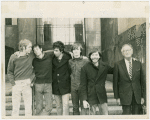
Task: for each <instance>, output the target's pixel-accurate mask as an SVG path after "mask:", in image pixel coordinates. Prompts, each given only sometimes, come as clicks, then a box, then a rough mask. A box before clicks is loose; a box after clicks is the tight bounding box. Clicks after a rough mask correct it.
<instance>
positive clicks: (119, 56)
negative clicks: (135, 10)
mask: <svg viewBox="0 0 150 120" xmlns="http://www.w3.org/2000/svg"><path fill="white" fill-rule="evenodd" d="M11 3H13V2H9V4H11ZM24 3H25V4H24ZM35 3H38V5H39V6H42V5H45V6H46V3H45V2H35ZM52 3H55V2H47V4H49V5H51V6H52ZM57 3H58V2H57ZM63 3H65V2H59V5H60V6H61V5H62V4H63ZM73 3H74V2H67V3H66V4H70V5H72V6H73V7H75V4H73ZM77 3H78V5H80V4H82V6H83V5H85V6H86V4H89V3H90V2H88V1H85V2H84V1H80V2H77ZM97 3H99V4H98V5H99V7H101V6H102V5H103V4H102V3H104V4H105V3H106V4H107V3H108V2H97ZM7 4H8V3H5V2H4V4H2V5H3V6H5V8H3V7H2V8H3V9H4V13H5V15H4V16H2V17H3V22H2V29H3V30H2V35H3V38H2V40H3V44H1V46H3V47H1V52H3V54H2V55H1V59H2V62H1V63H2V70H1V75H2V82H1V87H2V93H3V94H2V97H1V98H2V99H1V102H2V103H3V105H2V107H1V110H2V113H3V114H2V118H9V119H12V118H30V119H34V118H47V119H48V118H49V119H51V118H53V117H54V118H60V119H61V118H80V119H81V118H82V119H83V118H84V119H89V118H92V119H94V118H96V119H98V118H99V119H100V118H101V117H104V118H109V119H112V117H111V116H113V117H114V118H117V116H118V118H119V117H120V118H123V117H122V116H125V115H126V116H128V117H129V118H134V116H136V117H135V118H142V119H146V118H148V115H149V113H148V111H149V110H148V109H149V106H148V105H149V102H148V97H149V94H148V88H149V85H148V84H149V80H148V77H147V73H148V65H149V58H148V57H149V56H148V45H149V44H148V40H149V38H148V37H149V36H148V28H149V23H148V18H147V16H146V15H147V12H146V14H145V17H140V15H141V14H140V15H139V16H135V17H134V16H133V17H131V16H130V15H129V16H125V17H122V16H121V17H120V16H119V14H117V13H115V12H114V13H113V12H112V11H111V12H110V13H113V14H114V17H112V16H111V14H110V13H109V15H108V11H107V10H106V11H107V12H106V13H104V12H103V14H106V16H103V15H102V17H101V16H100V15H99V16H97V14H96V15H95V16H94V17H93V15H92V16H91V17H90V15H91V14H94V12H95V13H96V11H94V12H93V7H94V6H92V7H91V8H92V9H91V12H89V11H88V14H87V15H83V16H82V15H80V14H79V15H76V14H78V13H80V12H79V10H78V9H77V8H76V7H75V8H76V9H74V10H77V13H76V12H75V11H74V10H73V11H74V13H75V16H76V17H72V16H69V15H67V13H65V15H64V17H63V16H61V13H62V14H64V10H63V9H62V12H61V11H60V10H61V9H60V10H58V11H59V12H57V9H54V8H55V7H53V8H52V11H51V13H52V12H54V11H55V10H56V12H54V13H55V14H58V15H59V14H60V16H58V15H52V16H51V15H50V14H48V13H47V14H48V15H47V16H46V15H44V16H43V17H42V16H40V15H41V14H40V15H39V16H40V17H39V16H38V15H33V17H32V15H31V13H32V11H31V13H29V10H28V12H26V13H24V12H22V14H24V15H25V17H23V15H22V16H19V15H15V16H16V17H15V16H13V15H14V14H13V15H11V14H12V13H13V12H12V13H10V17H9V15H7V13H9V12H8V11H9V10H10V9H11V8H10V9H9V8H8V7H7ZM9 4H8V5H9ZM14 4H16V3H15V2H14ZM31 4H32V5H33V3H32V2H31ZM31 4H28V5H27V4H26V2H23V3H22V2H18V3H17V5H18V6H19V7H18V6H17V7H18V9H21V10H22V11H25V10H26V9H27V8H28V7H29V8H31V7H32V5H31ZM109 4H110V3H109ZM132 4H133V5H134V3H132ZM135 4H136V3H135ZM137 4H138V3H137ZM147 4H148V5H149V3H148V2H147ZM30 5H31V6H30ZM91 5H92V2H91ZM94 5H95V4H94ZM123 5H124V2H118V3H117V2H116V3H115V4H114V3H113V2H112V6H113V9H114V7H115V9H120V7H118V6H122V7H123ZM144 5H146V4H145V2H143V6H144ZM12 6H13V5H12ZM27 6H28V7H27ZM105 6H107V5H105ZM108 6H109V5H108ZM42 7H44V6H42ZM46 7H48V5H47V6H46ZM88 7H89V6H88V5H87V8H88ZM130 7H131V6H130ZM134 7H135V6H134ZM144 7H145V8H147V6H144ZM35 8H36V10H37V9H38V8H37V7H36V6H35ZM56 8H58V6H56ZM63 8H64V9H67V8H65V7H64V6H63ZM106 8H107V7H106ZM8 9H9V10H8ZM15 9H17V8H15ZM70 9H71V8H70V7H69V8H68V9H67V10H68V11H69V10H70ZM80 9H81V8H80ZM113 9H112V10H113ZM43 10H45V9H43ZM49 10H51V9H50V8H49ZM71 10H72V9H71ZM81 10H82V9H81ZM94 10H95V9H94ZM39 11H42V9H39ZM128 11H129V10H128ZM141 11H142V10H141ZM145 11H146V10H145ZM33 12H36V11H33ZM47 12H48V11H47ZM85 12H87V11H85V8H83V10H82V11H81V14H85ZM17 13H19V11H17V12H16V14H17ZM27 13H29V14H30V15H29V17H28V15H27ZM69 13H70V12H69ZM98 13H102V12H98ZM122 13H123V14H124V12H122ZM19 14H20V13H19ZM127 14H129V13H127ZM132 14H133V13H132ZM132 14H131V15H132ZM2 15H3V13H2ZM56 16H57V17H56ZM2 56H3V57H2Z"/></svg>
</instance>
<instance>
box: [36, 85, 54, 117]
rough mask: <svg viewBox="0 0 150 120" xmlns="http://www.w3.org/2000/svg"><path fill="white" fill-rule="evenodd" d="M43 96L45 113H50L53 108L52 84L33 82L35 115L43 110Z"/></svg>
mask: <svg viewBox="0 0 150 120" xmlns="http://www.w3.org/2000/svg"><path fill="white" fill-rule="evenodd" d="M43 97H44V99H45V112H46V113H45V114H44V115H50V113H51V111H52V108H53V106H52V105H53V97H52V84H51V83H45V84H35V101H36V115H41V114H42V112H43Z"/></svg>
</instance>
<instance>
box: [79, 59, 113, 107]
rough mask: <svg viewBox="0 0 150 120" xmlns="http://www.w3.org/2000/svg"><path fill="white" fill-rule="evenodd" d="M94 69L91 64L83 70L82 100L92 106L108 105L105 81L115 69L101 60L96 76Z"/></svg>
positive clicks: (86, 65)
mask: <svg viewBox="0 0 150 120" xmlns="http://www.w3.org/2000/svg"><path fill="white" fill-rule="evenodd" d="M94 67H95V66H94V65H93V63H91V62H89V63H87V64H85V65H84V66H83V67H82V68H81V84H80V96H81V100H82V101H83V100H87V101H88V103H89V104H90V105H94V104H103V103H107V95H106V89H105V81H106V77H107V74H112V73H113V68H112V67H110V66H109V65H108V64H106V63H104V62H102V61H101V60H100V61H99V66H98V73H97V75H96V76H95V73H94V70H93V69H94Z"/></svg>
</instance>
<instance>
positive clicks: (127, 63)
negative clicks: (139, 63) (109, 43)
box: [124, 58, 132, 74]
mask: <svg viewBox="0 0 150 120" xmlns="http://www.w3.org/2000/svg"><path fill="white" fill-rule="evenodd" d="M124 60H125V64H126V68H127V71H128V74H129V61H128V60H126V59H124ZM130 62H131V65H132V58H131V60H130Z"/></svg>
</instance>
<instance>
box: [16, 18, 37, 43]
mask: <svg viewBox="0 0 150 120" xmlns="http://www.w3.org/2000/svg"><path fill="white" fill-rule="evenodd" d="M18 35H19V41H20V40H22V39H28V40H30V41H31V42H32V44H33V45H34V44H35V43H36V18H18Z"/></svg>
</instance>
